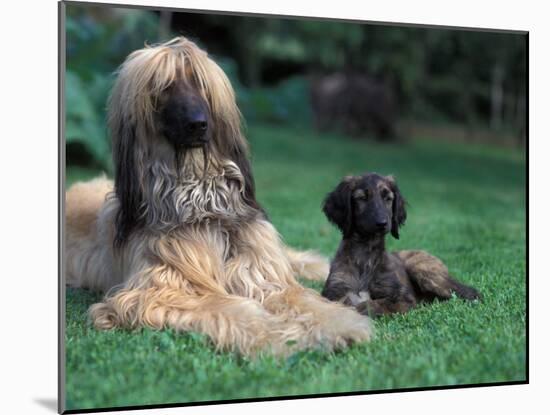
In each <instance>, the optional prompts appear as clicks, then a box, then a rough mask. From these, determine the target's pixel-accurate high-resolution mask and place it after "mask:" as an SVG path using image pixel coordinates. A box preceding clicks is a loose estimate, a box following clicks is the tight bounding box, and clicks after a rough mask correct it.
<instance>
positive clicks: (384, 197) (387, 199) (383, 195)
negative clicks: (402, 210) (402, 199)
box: [382, 190, 393, 202]
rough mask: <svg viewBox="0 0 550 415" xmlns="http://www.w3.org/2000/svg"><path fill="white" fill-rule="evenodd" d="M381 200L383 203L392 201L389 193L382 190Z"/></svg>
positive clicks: (391, 195)
mask: <svg viewBox="0 0 550 415" xmlns="http://www.w3.org/2000/svg"><path fill="white" fill-rule="evenodd" d="M382 198H383V199H384V200H385V201H387V202H389V201H390V200H393V194H392V193H391V192H388V191H387V190H384V191H383V192H382Z"/></svg>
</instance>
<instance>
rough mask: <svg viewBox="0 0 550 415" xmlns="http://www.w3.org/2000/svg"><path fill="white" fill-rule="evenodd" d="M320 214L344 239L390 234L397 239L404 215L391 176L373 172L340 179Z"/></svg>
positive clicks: (400, 197) (399, 195)
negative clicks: (323, 215) (322, 214)
mask: <svg viewBox="0 0 550 415" xmlns="http://www.w3.org/2000/svg"><path fill="white" fill-rule="evenodd" d="M323 211H324V212H325V215H326V216H327V218H328V219H329V220H330V221H331V222H333V223H334V224H335V225H337V226H338V227H339V228H340V230H341V231H342V233H343V234H344V237H349V236H351V235H352V234H357V235H359V236H362V237H369V236H372V235H385V234H386V233H388V232H390V231H391V233H392V235H393V236H394V237H395V238H399V227H400V226H401V225H402V224H403V223H404V222H405V219H406V215H407V214H406V211H405V201H404V199H403V197H402V196H401V193H400V191H399V188H398V187H397V184H396V183H395V180H394V179H393V177H391V176H381V175H379V174H376V173H366V174H363V175H361V176H348V177H346V178H344V180H342V182H340V184H339V185H338V186H337V187H336V189H334V191H332V192H331V193H329V194H328V195H327V198H326V199H325V203H324V206H323Z"/></svg>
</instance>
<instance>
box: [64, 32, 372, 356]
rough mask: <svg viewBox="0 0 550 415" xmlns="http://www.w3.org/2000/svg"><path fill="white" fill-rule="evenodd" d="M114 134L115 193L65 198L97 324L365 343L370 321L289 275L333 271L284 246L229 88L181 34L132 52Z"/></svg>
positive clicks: (84, 192) (72, 269)
mask: <svg viewBox="0 0 550 415" xmlns="http://www.w3.org/2000/svg"><path fill="white" fill-rule="evenodd" d="M109 127H110V131H111V135H112V140H113V160H114V166H115V181H114V191H113V184H112V183H111V182H110V181H108V180H107V179H104V178H103V179H96V180H94V181H92V182H89V183H77V184H75V185H74V186H72V187H71V189H69V191H68V192H67V195H66V220H67V231H66V232H67V233H66V255H65V258H66V277H67V283H68V284H69V285H71V286H77V287H87V288H91V289H96V290H101V291H104V292H106V295H105V298H104V299H103V302H101V303H98V304H95V305H93V306H92V307H91V309H90V315H91V319H92V321H93V324H94V325H95V327H97V328H98V329H111V328H114V327H124V328H137V327H141V326H148V327H153V328H158V329H161V328H164V327H171V328H174V329H176V330H182V331H183V330H194V331H199V332H202V333H206V334H207V335H208V336H209V337H210V338H211V339H212V340H213V342H214V344H215V345H216V347H217V348H222V349H230V350H237V351H240V352H241V353H244V354H254V353H256V352H258V351H260V350H266V351H268V352H269V351H271V352H273V353H278V354H286V353H288V352H292V351H295V350H297V349H301V348H306V347H316V346H325V347H327V348H329V349H330V348H337V347H343V346H346V345H347V344H348V343H350V342H352V341H364V340H368V339H369V337H370V333H371V325H370V320H369V319H368V318H366V317H365V316H362V315H360V314H358V313H357V312H356V311H355V310H352V309H349V308H347V307H345V306H343V305H341V304H336V303H332V302H330V301H328V300H326V299H325V298H322V297H321V296H320V295H319V294H317V293H316V292H314V291H313V290H310V289H306V288H304V287H302V286H301V285H300V284H299V283H298V282H297V280H296V279H295V277H296V276H297V275H301V276H303V277H305V278H310V279H324V278H326V275H327V273H328V263H327V261H326V260H325V259H324V258H322V257H320V256H318V255H316V254H313V253H308V252H296V251H293V250H290V249H289V248H287V247H285V245H284V244H283V243H282V241H281V238H280V236H279V234H278V233H277V231H276V230H275V228H274V227H273V225H272V224H271V223H270V222H269V220H268V219H267V218H266V215H265V213H264V212H263V210H262V208H261V207H260V205H259V204H258V202H257V201H256V197H255V190H254V180H253V177H252V172H251V168H250V164H249V161H248V154H247V152H248V148H247V142H246V140H245V138H244V137H243V135H242V133H241V125H240V113H239V110H238V108H237V106H236V103H235V95H234V92H233V89H232V87H231V85H230V83H229V80H228V79H227V77H226V76H225V74H224V72H223V71H222V70H221V69H220V67H219V66H218V65H217V64H216V63H215V62H214V61H213V60H211V59H210V58H209V57H208V55H207V54H206V52H204V51H203V50H201V49H199V48H198V47H197V46H196V45H195V44H194V43H192V42H190V41H189V40H187V39H185V38H181V37H180V38H176V39H174V40H172V41H170V42H167V43H165V44H161V45H158V46H154V47H146V48H144V49H142V50H138V51H136V52H134V53H132V54H131V55H130V56H129V57H128V58H127V59H126V61H125V62H124V64H123V65H122V66H121V68H120V70H119V72H118V78H117V81H116V83H115V86H114V89H113V91H112V94H111V97H110V100H109ZM335 314H338V315H340V316H341V317H340V318H339V319H338V320H334V318H333V316H334V315H335Z"/></svg>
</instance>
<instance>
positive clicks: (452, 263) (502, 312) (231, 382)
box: [66, 126, 526, 409]
mask: <svg viewBox="0 0 550 415" xmlns="http://www.w3.org/2000/svg"><path fill="white" fill-rule="evenodd" d="M248 138H249V140H250V142H251V147H252V153H253V166H254V173H255V177H256V183H257V188H258V196H259V200H260V201H261V202H262V204H263V205H264V207H265V208H266V210H267V211H268V213H269V215H270V218H271V220H272V221H273V223H274V224H275V225H276V227H277V228H278V230H279V231H280V232H281V234H282V235H283V237H284V239H285V241H286V242H287V243H288V244H290V245H292V246H294V247H298V248H308V249H310V248H314V249H317V250H319V251H320V252H322V253H323V254H325V255H328V256H331V255H332V254H333V253H334V251H335V249H336V247H337V245H338V242H339V240H340V235H339V233H338V231H337V230H336V229H335V228H333V227H331V226H330V225H329V224H328V222H327V220H326V219H325V218H324V216H323V214H322V213H321V210H320V204H321V201H322V199H323V198H324V196H325V194H326V193H327V192H328V191H330V190H331V189H332V188H333V187H334V186H335V185H336V184H337V183H338V181H339V180H340V178H341V177H342V176H344V175H346V174H349V173H361V172H364V171H367V170H368V171H377V172H379V173H384V174H389V173H392V174H394V175H395V176H396V177H397V180H398V183H399V186H400V188H401V191H402V193H403V194H404V196H405V197H406V198H407V199H408V201H409V206H408V213H409V216H408V217H409V219H408V221H407V223H406V224H405V226H404V228H403V229H402V231H401V239H400V240H399V241H395V240H393V239H392V240H391V241H389V246H390V248H392V249H409V248H421V249H425V250H428V251H429V252H431V253H433V254H435V255H437V256H439V257H440V258H442V259H443V260H444V261H445V262H446V264H447V265H448V267H449V269H450V270H451V272H452V273H453V274H454V275H456V276H457V277H458V278H459V279H460V280H462V281H464V282H466V283H468V284H470V285H473V286H474V287H476V288H478V289H479V290H480V291H481V292H482V293H483V295H484V301H483V302H482V303H466V302H464V301H461V300H458V299H453V300H451V301H449V302H441V303H435V304H431V305H425V306H420V307H418V308H416V309H415V310H413V311H412V312H410V313H408V314H406V315H400V316H395V317H384V318H381V319H379V320H376V321H375V327H376V332H377V335H376V338H375V339H374V340H373V341H371V342H370V343H365V344H358V345H354V346H352V347H351V348H349V349H347V350H345V351H342V352H337V353H324V352H321V351H315V350H313V351H306V352H300V353H297V354H295V355H293V356H291V357H289V358H287V359H276V358H273V357H264V358H260V359H257V360H249V359H246V358H243V357H240V356H238V355H236V354H233V353H216V352H214V350H213V348H212V347H211V345H210V344H209V342H208V339H207V338H205V337H204V336H202V335H200V334H197V333H175V332H173V331H171V330H165V331H160V332H157V331H153V330H148V329H142V330H138V331H134V332H128V331H123V330H114V331H109V332H99V331H96V330H94V329H93V328H92V327H91V326H90V325H89V323H88V322H87V314H86V311H87V309H88V307H89V306H90V305H91V304H92V303H94V302H96V301H98V300H99V299H100V297H99V296H98V295H96V294H93V293H90V292H87V291H85V290H74V289H68V290H67V308H66V309H67V331H66V346H67V351H66V353H67V364H66V369H67V372H66V382H67V394H66V396H67V408H68V409H76V408H79V409H83V408H92V407H111V406H127V405H152V404H161V403H183V402H199V401H210V400H228V399H243V398H261V397H269V396H289V395H303V394H320V393H330V392H350V391H373V390H383V389H391V388H411V387H427V386H440V385H456V384H471V383H488V382H505V381H521V380H525V379H526V366H525V358H526V349H525V341H526V338H525V335H526V333H525V330H526V298H525V297H526V289H525V288H526V287H525V280H526V273H525V269H526V251H525V249H526V239H525V237H526V236H525V223H526V222H525V221H526V218H525V160H524V159H523V157H522V156H521V155H520V154H519V153H518V152H511V151H508V150H502V149H493V148H486V147H479V146H465V145H453V144H449V143H441V142H436V141H423V140H415V141H412V142H410V143H405V144H402V145H384V144H379V143H374V142H365V141H354V140H350V139H341V138H340V137H337V136H335V135H326V136H317V135H314V134H312V133H311V132H308V131H306V130H285V129H282V128H280V127H278V126H277V127H271V126H252V127H250V129H249V131H248ZM67 174H68V179H67V181H68V184H70V183H71V182H73V181H75V180H77V179H83V178H88V177H91V176H92V175H95V174H97V172H91V171H87V170H82V169H80V170H77V169H69V170H68V173H67ZM388 239H389V238H388ZM307 285H309V286H312V287H314V288H316V289H319V290H320V289H321V288H322V286H321V284H315V283H313V284H312V283H307ZM334 318H338V316H334Z"/></svg>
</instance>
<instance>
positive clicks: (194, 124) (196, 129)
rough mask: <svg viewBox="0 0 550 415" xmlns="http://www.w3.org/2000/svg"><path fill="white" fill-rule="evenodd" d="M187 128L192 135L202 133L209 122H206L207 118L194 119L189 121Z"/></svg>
mask: <svg viewBox="0 0 550 415" xmlns="http://www.w3.org/2000/svg"><path fill="white" fill-rule="evenodd" d="M185 128H186V129H187V131H189V133H190V134H191V135H202V134H204V133H205V132H206V130H207V128H208V123H207V122H206V118H204V119H198V120H193V121H189V122H188V123H187V125H186V126H185Z"/></svg>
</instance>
